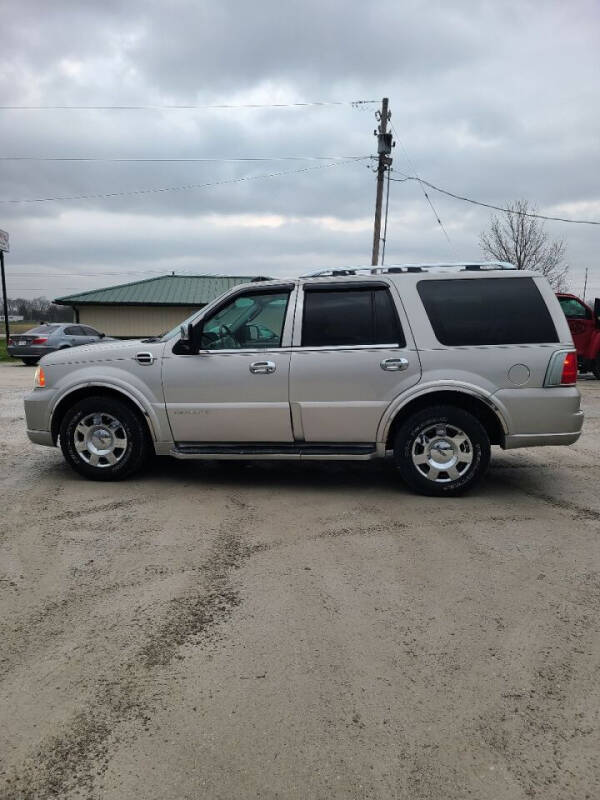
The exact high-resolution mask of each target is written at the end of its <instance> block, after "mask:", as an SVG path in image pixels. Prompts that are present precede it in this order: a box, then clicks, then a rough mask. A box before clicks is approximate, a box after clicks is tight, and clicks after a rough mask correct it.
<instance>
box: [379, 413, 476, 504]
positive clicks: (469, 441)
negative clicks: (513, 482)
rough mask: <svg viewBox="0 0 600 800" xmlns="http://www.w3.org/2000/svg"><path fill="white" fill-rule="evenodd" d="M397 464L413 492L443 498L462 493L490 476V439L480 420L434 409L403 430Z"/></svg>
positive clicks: (399, 434) (398, 439) (416, 416)
mask: <svg viewBox="0 0 600 800" xmlns="http://www.w3.org/2000/svg"><path fill="white" fill-rule="evenodd" d="M394 461H395V464H396V467H397V469H398V471H399V472H400V475H401V477H402V479H403V480H404V482H405V483H406V484H407V485H408V486H409V487H410V488H411V489H413V490H415V491H417V492H420V493H421V494H425V495H436V496H438V497H443V496H446V497H447V496H452V495H457V494H460V493H462V492H464V491H466V490H467V489H470V488H471V487H472V486H473V485H474V484H475V483H477V482H478V481H479V480H480V479H481V478H482V477H483V475H484V474H485V472H486V470H487V467H488V464H489V461H490V440H489V436H488V435H487V432H486V430H485V428H484V427H483V425H482V424H481V423H480V422H479V420H478V419H477V418H476V417H474V416H473V415H472V414H470V413H469V412H468V411H464V410H463V409H462V408H457V407H455V406H442V405H440V406H431V407H430V408H425V409H423V410H421V411H418V412H416V413H415V414H413V415H412V416H410V417H409V418H408V419H407V420H406V421H405V422H404V423H403V424H402V425H401V427H400V428H399V429H398V432H397V434H396V439H395V442H394Z"/></svg>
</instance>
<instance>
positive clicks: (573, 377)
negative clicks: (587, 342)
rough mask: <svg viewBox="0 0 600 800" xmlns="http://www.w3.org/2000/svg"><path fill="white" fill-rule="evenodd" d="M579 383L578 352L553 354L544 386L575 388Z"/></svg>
mask: <svg viewBox="0 0 600 800" xmlns="http://www.w3.org/2000/svg"><path fill="white" fill-rule="evenodd" d="M576 381H577V352H576V351H575V350H557V351H556V353H553V354H552V358H551V359H550V363H549V364H548V369H547V370H546V377H545V379H544V386H573V385H574V384H575V383H576Z"/></svg>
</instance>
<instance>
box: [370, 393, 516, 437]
mask: <svg viewBox="0 0 600 800" xmlns="http://www.w3.org/2000/svg"><path fill="white" fill-rule="evenodd" d="M439 392H456V393H458V394H464V395H467V396H469V397H473V398H475V399H476V400H479V401H481V402H482V403H484V404H485V405H486V406H487V407H488V408H489V409H490V410H491V411H492V412H493V413H494V414H495V415H496V416H497V417H498V421H499V422H500V425H501V426H502V430H503V431H504V433H505V434H508V432H509V428H508V424H507V422H506V417H505V415H504V413H503V411H502V409H501V408H500V407H499V406H498V405H497V404H496V403H495V402H494V400H493V399H492V395H490V394H488V393H486V392H482V390H481V389H480V388H479V387H477V386H474V385H472V384H469V383H462V382H461V381H453V380H447V381H436V383H435V384H430V385H417V386H415V387H413V389H412V390H409V391H408V392H405V393H403V394H402V395H400V396H399V397H396V398H395V400H392V402H391V403H390V404H389V406H388V407H387V408H386V410H385V413H384V415H383V417H382V418H381V420H380V422H379V427H378V429H377V441H378V442H383V443H385V442H387V438H388V434H389V432H390V427H391V425H392V422H393V421H394V419H395V418H396V416H397V415H398V414H399V413H400V412H401V411H402V409H403V408H405V407H406V406H407V405H408V404H409V403H412V401H413V400H418V399H419V398H420V397H426V396H427V395H429V394H437V393H439Z"/></svg>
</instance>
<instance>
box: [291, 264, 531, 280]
mask: <svg viewBox="0 0 600 800" xmlns="http://www.w3.org/2000/svg"><path fill="white" fill-rule="evenodd" d="M437 269H456V270H459V271H462V272H471V271H474V272H477V271H479V270H494V269H513V270H514V269H517V268H516V267H515V266H514V264H509V263H508V261H476V262H471V261H459V262H453V263H440V264H391V265H390V266H389V267H339V268H336V267H331V268H330V269H322V270H319V271H318V272H311V273H309V274H307V275H301V276H300V277H301V278H327V277H328V278H333V277H338V276H343V275H358V274H363V275H364V274H367V275H387V274H394V273H403V272H427V271H428V270H437Z"/></svg>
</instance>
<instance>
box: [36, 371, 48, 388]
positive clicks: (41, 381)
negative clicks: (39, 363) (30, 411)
mask: <svg viewBox="0 0 600 800" xmlns="http://www.w3.org/2000/svg"><path fill="white" fill-rule="evenodd" d="M33 385H34V386H35V387H36V388H38V389H41V388H42V387H44V386H45V385H46V374H45V373H44V368H43V367H38V368H37V369H36V371H35V375H34V376H33Z"/></svg>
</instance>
